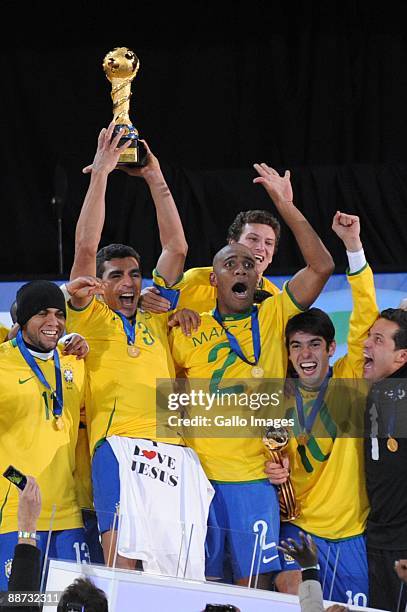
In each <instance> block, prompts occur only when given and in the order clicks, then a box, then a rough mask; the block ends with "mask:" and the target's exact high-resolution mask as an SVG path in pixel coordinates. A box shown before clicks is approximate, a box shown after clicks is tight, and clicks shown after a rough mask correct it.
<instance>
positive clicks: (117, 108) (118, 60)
mask: <svg viewBox="0 0 407 612" xmlns="http://www.w3.org/2000/svg"><path fill="white" fill-rule="evenodd" d="M139 66H140V60H139V59H138V57H137V56H136V54H135V53H134V52H133V51H130V49H127V47H117V48H116V49H113V51H110V53H108V54H107V55H106V56H105V58H104V60H103V70H104V71H105V74H106V76H107V78H108V80H109V81H110V82H111V84H112V93H111V96H112V100H113V118H114V121H115V124H116V125H115V128H114V132H113V138H114V136H115V135H116V134H117V132H118V131H119V130H120V129H124V133H123V135H122V137H121V139H120V142H119V146H121V145H123V144H125V143H126V142H127V141H128V140H130V141H131V144H130V146H129V147H128V148H127V149H126V150H125V151H123V153H121V155H120V157H119V161H118V166H120V165H126V166H136V167H139V168H141V167H142V166H145V165H146V162H147V151H146V148H145V147H144V145H143V143H141V142H140V141H139V135H138V131H137V130H136V128H135V127H134V125H132V123H131V121H130V117H129V106H130V97H131V82H132V80H133V79H134V77H135V76H136V74H137V72H138V69H139Z"/></svg>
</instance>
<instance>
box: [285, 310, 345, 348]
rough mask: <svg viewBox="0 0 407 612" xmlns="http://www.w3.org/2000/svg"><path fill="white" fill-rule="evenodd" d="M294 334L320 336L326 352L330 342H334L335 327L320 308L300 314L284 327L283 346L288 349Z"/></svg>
mask: <svg viewBox="0 0 407 612" xmlns="http://www.w3.org/2000/svg"><path fill="white" fill-rule="evenodd" d="M296 332H304V333H306V334H315V336H321V338H323V339H324V340H325V342H326V348H327V350H328V348H329V345H330V344H331V342H333V341H334V340H335V327H334V324H333V323H332V321H331V319H330V318H329V316H328V315H327V314H326V312H324V311H323V310H320V308H310V309H309V310H306V311H305V312H300V313H299V314H297V315H295V316H294V317H292V319H290V320H289V321H288V323H287V325H286V326H285V345H286V347H287V349H288V348H289V342H290V337H291V336H292V335H293V334H295V333H296Z"/></svg>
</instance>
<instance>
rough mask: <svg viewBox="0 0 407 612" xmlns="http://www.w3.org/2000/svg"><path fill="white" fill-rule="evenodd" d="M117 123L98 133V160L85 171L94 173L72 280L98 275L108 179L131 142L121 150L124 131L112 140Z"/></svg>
mask: <svg viewBox="0 0 407 612" xmlns="http://www.w3.org/2000/svg"><path fill="white" fill-rule="evenodd" d="M113 129H114V122H113V121H112V123H111V124H110V125H109V127H108V128H107V129H105V128H103V129H102V131H101V132H100V134H99V138H98V146H97V150H96V154H95V158H94V160H93V163H92V165H91V166H87V167H86V168H84V170H83V172H84V173H85V174H86V173H89V172H90V173H91V175H90V183H89V188H88V191H87V193H86V196H85V200H84V202H83V206H82V210H81V213H80V215H79V219H78V223H77V225H76V233H75V258H74V263H73V266H72V270H71V279H74V278H77V277H78V276H88V275H90V276H96V253H97V251H98V247H99V242H100V237H101V235H102V230H103V224H104V222H105V194H106V185H107V178H108V176H109V174H110V172H112V170H114V169H115V167H116V165H117V162H118V160H119V156H120V153H121V152H122V151H123V150H124V149H126V148H127V147H128V145H129V144H130V141H128V143H126V144H125V145H123V146H122V147H120V148H118V147H117V145H118V144H119V140H120V136H121V132H119V133H118V134H117V136H116V137H115V138H114V139H113V140H111V138H112V134H113Z"/></svg>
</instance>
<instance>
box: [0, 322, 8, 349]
mask: <svg viewBox="0 0 407 612" xmlns="http://www.w3.org/2000/svg"><path fill="white" fill-rule="evenodd" d="M9 331H10V330H9V329H8V327H6V326H5V325H3V324H2V323H0V344H1V343H2V342H7V336H8V332H9Z"/></svg>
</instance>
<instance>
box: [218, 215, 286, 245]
mask: <svg viewBox="0 0 407 612" xmlns="http://www.w3.org/2000/svg"><path fill="white" fill-rule="evenodd" d="M246 223H261V224H262V225H269V226H270V227H272V228H273V230H274V233H275V235H276V244H275V249H276V248H277V245H278V241H279V240H280V234H281V228H280V223H279V222H278V221H277V219H276V218H275V217H273V215H272V214H271V213H269V212H268V210H242V211H241V212H240V213H239V214H238V215H237V216H236V217H235V219H234V221H233V222H232V224H231V225H230V226H229V229H228V235H227V239H228V241H229V240H236V242H238V240H239V238H240V236H241V235H242V232H243V228H244V226H245V225H246Z"/></svg>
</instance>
